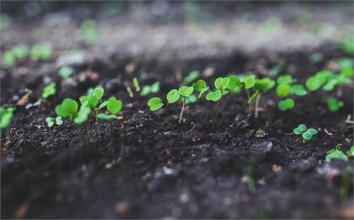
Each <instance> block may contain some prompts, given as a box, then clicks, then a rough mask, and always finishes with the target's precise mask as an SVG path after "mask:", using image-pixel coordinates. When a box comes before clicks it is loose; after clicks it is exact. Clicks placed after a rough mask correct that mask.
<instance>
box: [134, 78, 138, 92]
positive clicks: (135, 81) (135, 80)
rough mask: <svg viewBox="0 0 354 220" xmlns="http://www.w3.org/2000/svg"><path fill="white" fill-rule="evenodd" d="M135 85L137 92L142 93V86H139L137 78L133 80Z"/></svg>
mask: <svg viewBox="0 0 354 220" xmlns="http://www.w3.org/2000/svg"><path fill="white" fill-rule="evenodd" d="M133 85H134V87H135V91H137V92H140V85H139V81H138V79H137V78H136V77H134V78H133Z"/></svg>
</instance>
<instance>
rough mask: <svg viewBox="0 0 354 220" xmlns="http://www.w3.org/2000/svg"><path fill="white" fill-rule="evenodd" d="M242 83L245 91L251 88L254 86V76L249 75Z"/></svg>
mask: <svg viewBox="0 0 354 220" xmlns="http://www.w3.org/2000/svg"><path fill="white" fill-rule="evenodd" d="M243 83H244V84H245V88H246V89H250V88H252V87H253V86H254V85H255V84H256V76H255V75H249V76H246V77H245V78H244V81H243Z"/></svg>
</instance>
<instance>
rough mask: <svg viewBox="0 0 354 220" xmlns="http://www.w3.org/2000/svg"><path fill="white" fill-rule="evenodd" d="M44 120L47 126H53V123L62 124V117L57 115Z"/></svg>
mask: <svg viewBox="0 0 354 220" xmlns="http://www.w3.org/2000/svg"><path fill="white" fill-rule="evenodd" d="M45 121H46V122H47V126H48V127H49V128H51V127H53V126H54V125H62V124H63V118H62V117H61V116H57V117H55V118H53V117H47V118H46V119H45Z"/></svg>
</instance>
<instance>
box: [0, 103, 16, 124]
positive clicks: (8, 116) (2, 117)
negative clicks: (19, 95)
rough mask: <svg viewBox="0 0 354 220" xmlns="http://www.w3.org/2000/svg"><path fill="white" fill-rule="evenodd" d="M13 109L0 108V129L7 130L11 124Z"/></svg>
mask: <svg viewBox="0 0 354 220" xmlns="http://www.w3.org/2000/svg"><path fill="white" fill-rule="evenodd" d="M14 111H15V108H4V107H1V106H0V129H3V128H7V127H8V126H9V125H10V124H11V120H12V116H13V113H14Z"/></svg>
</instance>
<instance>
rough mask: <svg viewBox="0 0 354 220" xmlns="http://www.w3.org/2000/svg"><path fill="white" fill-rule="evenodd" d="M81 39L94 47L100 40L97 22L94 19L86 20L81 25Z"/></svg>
mask: <svg viewBox="0 0 354 220" xmlns="http://www.w3.org/2000/svg"><path fill="white" fill-rule="evenodd" d="M79 38H80V40H82V41H83V42H84V43H85V44H87V45H92V44H94V43H95V42H96V40H97V38H98V33H97V28H96V22H95V21H94V20H92V19H86V20H84V21H83V22H82V23H81V26H80V32H79Z"/></svg>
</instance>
